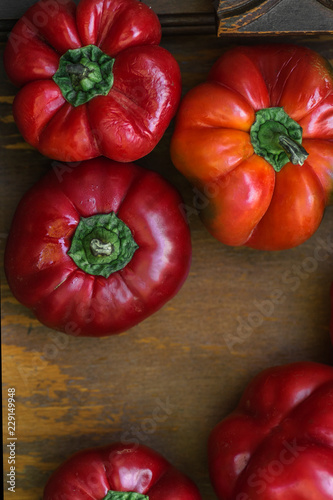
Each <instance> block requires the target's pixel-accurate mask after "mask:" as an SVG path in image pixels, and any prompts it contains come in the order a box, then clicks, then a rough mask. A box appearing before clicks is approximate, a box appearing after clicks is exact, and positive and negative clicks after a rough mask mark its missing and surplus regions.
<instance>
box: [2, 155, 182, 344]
mask: <svg viewBox="0 0 333 500" xmlns="http://www.w3.org/2000/svg"><path fill="white" fill-rule="evenodd" d="M181 203H182V200H181V197H180V195H179V193H178V192H177V191H176V190H175V188H174V187H173V186H172V185H171V184H170V183H169V182H167V181H166V180H164V179H163V178H162V177H161V176H160V175H159V174H157V173H155V172H153V171H149V170H147V169H143V168H142V167H139V166H137V165H135V164H133V163H128V164H123V163H117V162H113V161H112V160H109V159H106V158H102V157H100V158H96V159H92V160H87V161H86V162H81V163H79V164H78V165H77V164H75V163H74V164H72V163H70V164H61V163H55V164H54V166H53V169H52V170H50V171H49V172H48V173H47V174H46V175H45V176H44V177H43V178H42V179H41V180H40V181H38V182H37V183H36V184H35V185H34V186H33V187H32V188H31V189H30V190H29V191H28V192H27V193H26V194H25V195H24V196H23V198H22V200H21V201H20V203H19V205H18V207H17V210H16V213H15V215H14V219H13V221H12V226H11V229H10V232H9V236H8V240H7V245H6V250H5V271H6V275H7V279H8V283H9V286H10V288H11V290H12V292H13V294H14V296H15V297H16V298H17V300H18V301H20V302H21V303H22V304H24V305H25V306H26V307H28V308H31V309H32V311H33V312H34V314H35V315H36V317H37V318H38V319H39V321H40V322H41V323H43V324H45V325H46V326H48V327H50V328H53V329H55V330H60V331H63V332H65V333H67V334H70V335H76V336H81V335H82V336H96V337H97V336H104V335H110V334H113V333H120V332H122V331H125V330H127V329H129V328H131V327H132V326H134V325H136V324H137V323H139V322H140V321H142V320H144V319H145V318H147V317H148V316H150V315H151V314H153V313H154V312H155V311H157V310H158V309H160V308H161V307H162V306H163V305H164V304H165V303H166V302H167V301H168V300H170V299H171V298H172V297H173V296H174V295H175V294H176V293H177V292H178V291H179V289H180V288H181V286H182V284H183V283H184V281H185V279H186V277H187V275H188V272H189V268H190V263H191V236H190V230H189V227H188V224H187V221H186V219H185V217H184V214H183V212H182V211H181V209H180V206H181ZM96 214H106V216H109V215H112V214H116V216H117V218H118V220H120V221H121V223H122V224H124V225H125V226H127V228H128V229H129V231H128V232H129V234H130V236H131V238H132V239H134V243H135V245H136V246H135V247H134V254H133V255H132V256H131V257H130V258H129V261H128V262H127V263H125V264H123V263H122V264H120V267H121V268H120V269H116V270H115V271H114V272H111V274H110V275H109V276H108V277H106V276H104V275H102V274H101V273H103V272H104V270H105V269H106V267H107V265H108V264H103V265H102V266H99V261H100V260H99V259H102V258H105V259H109V258H110V259H111V264H112V265H113V263H114V262H118V257H117V258H116V259H115V260H113V261H112V259H113V255H116V254H115V253H114V252H115V250H114V248H115V247H117V245H118V247H119V244H120V243H122V240H121V239H120V240H119V239H118V240H117V241H116V242H113V243H110V242H109V243H108V242H107V240H106V239H105V238H107V236H105V234H107V235H110V234H111V237H112V238H113V239H114V238H116V239H117V231H118V230H115V232H113V231H111V232H108V231H107V230H106V229H105V228H104V227H102V226H101V227H99V226H97V229H96V230H97V231H99V232H100V233H99V234H100V240H101V242H100V243H101V245H103V241H104V239H105V241H104V243H105V247H106V255H104V254H102V255H97V256H96V257H94V256H93V255H91V252H90V250H89V248H90V247H89V248H88V247H87V245H88V243H89V244H90V246H91V245H92V243H93V240H94V241H95V243H96V241H97V243H98V238H99V236H98V235H97V236H96V234H95V237H94V235H93V233H91V234H92V236H90V233H89V234H88V235H87V236H86V237H85V238H84V244H85V245H86V249H85V251H84V252H83V253H82V252H81V253H82V255H83V261H82V262H83V263H82V264H80V265H78V264H77V263H76V261H74V260H73V258H72V256H70V255H69V254H68V252H69V251H70V250H72V248H73V241H74V237H75V235H77V234H78V227H79V223H80V224H81V221H86V222H87V224H88V226H87V227H88V228H89V227H90V226H89V224H91V222H92V221H93V220H94V218H95V217H94V216H95V215H96ZM103 217H104V215H103ZM92 230H93V227H92V228H91V231H92ZM94 231H95V229H94ZM104 233H105V234H104ZM87 238H88V239H87ZM112 238H111V242H112V241H113V240H112ZM78 241H79V243H80V238H79V239H78ZM112 245H114V247H113V246H112ZM111 249H112V251H111ZM109 250H110V251H109ZM125 250H126V246H125ZM88 254H89V259H93V263H92V267H91V268H89V270H88V271H87V270H86V269H85V268H84V269H83V267H82V266H86V265H88V266H90V264H89V263H88V264H87V262H86V260H85V259H88V257H86V256H87V255H88ZM80 255H81V254H80ZM82 255H81V259H82ZM96 268H97V269H98V272H97V274H93V273H94V272H96V271H95V269H96Z"/></svg>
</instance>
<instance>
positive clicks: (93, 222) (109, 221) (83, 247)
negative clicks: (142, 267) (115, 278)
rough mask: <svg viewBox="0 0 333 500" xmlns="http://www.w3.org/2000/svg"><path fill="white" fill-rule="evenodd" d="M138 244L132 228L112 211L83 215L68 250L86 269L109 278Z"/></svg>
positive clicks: (88, 271) (119, 268) (84, 269)
mask: <svg viewBox="0 0 333 500" xmlns="http://www.w3.org/2000/svg"><path fill="white" fill-rule="evenodd" d="M137 248H138V245H137V244H136V242H135V241H134V238H133V235H132V233H131V230H130V228H129V227H128V226H126V224H125V223H124V222H123V221H122V220H121V219H119V218H118V217H117V216H116V214H115V213H114V212H111V213H109V214H96V215H92V216H90V217H86V218H85V217H82V218H81V219H80V222H79V224H78V225H77V227H76V230H75V233H74V234H73V237H72V243H71V247H70V249H69V250H68V252H67V254H68V255H69V256H70V257H71V258H72V259H73V261H74V262H75V264H76V265H77V266H78V267H79V268H80V269H82V271H84V272H85V273H87V274H92V275H94V276H104V278H108V277H109V276H110V275H111V274H112V273H114V272H116V271H120V270H121V269H123V268H124V267H125V266H126V265H127V264H128V263H129V262H130V261H131V259H132V257H133V255H134V252H135V251H136V250H137Z"/></svg>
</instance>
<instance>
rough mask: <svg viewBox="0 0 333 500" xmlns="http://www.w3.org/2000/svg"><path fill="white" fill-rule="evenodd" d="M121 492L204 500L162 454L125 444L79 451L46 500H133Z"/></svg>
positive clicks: (161, 499) (164, 499)
mask: <svg viewBox="0 0 333 500" xmlns="http://www.w3.org/2000/svg"><path fill="white" fill-rule="evenodd" d="M112 491H114V492H118V496H115V497H113V495H112V494H111V492H112ZM120 492H133V493H135V492H136V493H139V495H138V496H133V499H134V500H141V499H142V500H148V499H149V500H201V495H200V493H199V490H198V488H197V486H196V485H195V484H194V483H193V482H192V480H191V479H190V478H188V477H187V476H186V475H184V474H183V473H181V472H180V471H178V470H177V469H176V468H175V467H174V466H172V465H171V464H170V463H169V462H168V461H167V460H166V459H165V458H164V457H162V456H161V455H160V454H159V453H157V452H156V451H154V450H152V449H151V448H148V447H147V446H143V445H134V444H127V445H124V444H121V443H114V444H111V445H107V446H104V447H100V448H94V449H87V450H83V451H79V452H77V453H76V454H74V455H73V456H72V457H70V458H69V459H67V461H65V462H64V463H63V464H62V465H60V467H59V468H58V469H57V470H56V471H55V472H54V473H53V475H52V476H51V477H50V479H49V481H48V482H47V484H46V486H45V490H44V496H43V500H60V499H61V500H67V499H68V500H87V499H88V498H89V499H90V498H94V499H96V500H104V499H105V500H106V499H107V500H112V499H113V498H117V500H121V499H124V500H127V499H128V500H129V499H131V498H132V497H127V496H126V495H122V494H121V493H120ZM142 495H144V496H142Z"/></svg>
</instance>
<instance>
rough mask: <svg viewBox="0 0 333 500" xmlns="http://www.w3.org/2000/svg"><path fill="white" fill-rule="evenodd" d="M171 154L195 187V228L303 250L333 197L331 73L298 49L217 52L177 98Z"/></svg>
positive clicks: (225, 238) (235, 241)
mask: <svg viewBox="0 0 333 500" xmlns="http://www.w3.org/2000/svg"><path fill="white" fill-rule="evenodd" d="M171 156H172V160H173V163H174V165H175V166H176V168H177V169H179V170H180V172H182V173H183V174H184V175H185V176H186V177H187V178H188V179H189V180H190V181H191V182H192V183H193V184H194V185H195V186H196V188H198V189H199V190H200V192H201V195H202V197H203V199H204V201H203V203H202V207H201V208H202V209H201V211H200V216H201V218H202V221H203V223H204V224H205V226H206V227H207V228H208V230H209V231H210V233H211V234H212V235H213V236H214V237H215V238H217V239H218V240H220V241H221V242H223V243H225V244H227V245H232V246H241V245H246V246H249V247H252V248H256V249H262V250H283V249H287V248H291V247H294V246H297V245H299V244H301V243H303V242H304V241H305V240H307V239H308V238H309V237H310V236H311V235H312V234H313V233H314V232H315V231H316V229H317V228H318V226H319V224H320V222H321V220H322V217H323V213H324V209H325V206H326V205H327V203H328V201H329V196H330V192H331V191H332V190H333V78H332V68H331V67H330V65H329V63H328V62H327V61H326V60H324V58H322V57H321V56H320V55H319V54H317V53H315V52H314V51H311V50H310V49H307V48H305V47H301V46H296V45H279V44H276V45H273V44H272V45H259V46H249V47H236V48H233V49H231V50H229V51H227V52H225V53H224V54H223V55H222V56H221V57H220V58H219V59H218V60H217V61H216V63H215V64H214V66H213V68H212V69H211V71H210V73H209V76H208V80H207V81H206V82H205V83H202V84H201V85H199V86H197V87H195V88H194V89H192V90H190V92H189V93H188V94H187V95H186V96H185V98H184V99H183V101H182V103H181V106H180V109H179V113H178V116H177V120H176V127H175V131H174V134H173V138H172V143H171Z"/></svg>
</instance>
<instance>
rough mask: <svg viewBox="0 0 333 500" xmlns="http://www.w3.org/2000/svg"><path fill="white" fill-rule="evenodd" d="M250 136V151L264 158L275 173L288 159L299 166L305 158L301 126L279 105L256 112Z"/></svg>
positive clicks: (306, 155) (306, 154)
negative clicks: (251, 147) (251, 149)
mask: <svg viewBox="0 0 333 500" xmlns="http://www.w3.org/2000/svg"><path fill="white" fill-rule="evenodd" d="M250 137H251V142H252V146H253V149H254V152H255V153H256V154H257V155H259V156H262V157H263V158H265V160H267V161H268V162H269V163H270V164H271V165H272V167H273V168H274V170H275V171H276V172H279V171H280V170H281V169H282V167H284V165H286V163H288V162H291V163H293V164H294V165H303V163H304V162H305V160H306V159H307V157H308V153H307V152H306V151H305V149H304V148H303V146H302V127H301V126H300V125H299V124H298V123H297V122H295V121H294V120H293V119H292V118H290V116H289V115H287V113H286V112H285V111H284V109H283V108H279V107H277V108H264V109H260V110H259V111H257V112H256V120H255V122H254V123H253V125H252V127H251V130H250Z"/></svg>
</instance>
